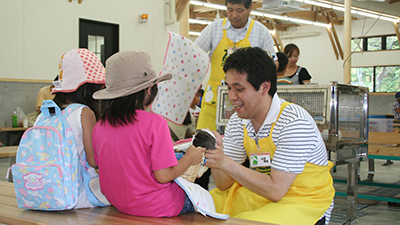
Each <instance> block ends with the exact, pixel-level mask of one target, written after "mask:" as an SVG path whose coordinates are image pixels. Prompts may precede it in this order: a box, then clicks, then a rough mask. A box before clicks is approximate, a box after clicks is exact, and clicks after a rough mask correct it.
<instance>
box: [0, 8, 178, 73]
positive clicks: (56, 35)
mask: <svg viewBox="0 0 400 225" xmlns="http://www.w3.org/2000/svg"><path fill="white" fill-rule="evenodd" d="M164 11H165V10H164V1H163V0H146V1H143V0H112V1H110V0H83V1H82V4H78V2H77V0H72V2H71V3H69V2H68V1H67V0H35V1H32V0H13V1H6V0H1V1H0V21H1V23H0V30H1V33H2V34H1V35H0V43H1V46H2V47H1V50H0V78H14V79H40V80H42V79H43V80H53V79H54V75H55V74H57V73H58V63H59V60H60V58H61V55H62V54H64V53H65V52H67V51H69V50H71V49H73V48H78V47H79V42H78V40H79V18H83V19H89V20H95V21H99V22H107V23H114V24H119V29H120V51H123V50H129V49H141V50H146V51H148V52H149V53H150V54H151V56H152V62H153V65H154V68H155V69H156V70H158V71H159V70H161V68H162V62H163V59H164V55H165V50H166V46H167V42H168V37H169V36H168V33H167V32H166V31H167V30H169V31H172V32H175V33H179V24H178V23H175V24H173V25H169V26H167V25H165V24H164ZM142 13H147V14H149V20H148V22H147V23H143V24H141V23H139V14H142Z"/></svg>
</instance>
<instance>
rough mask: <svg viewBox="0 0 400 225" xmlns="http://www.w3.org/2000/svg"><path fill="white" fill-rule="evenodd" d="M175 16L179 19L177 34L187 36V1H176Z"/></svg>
mask: <svg viewBox="0 0 400 225" xmlns="http://www.w3.org/2000/svg"><path fill="white" fill-rule="evenodd" d="M176 14H177V15H176V16H177V20H178V21H179V34H180V35H182V36H184V37H186V38H189V1H188V0H179V1H178V2H177V3H176Z"/></svg>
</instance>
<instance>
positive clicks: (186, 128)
mask: <svg viewBox="0 0 400 225" xmlns="http://www.w3.org/2000/svg"><path fill="white" fill-rule="evenodd" d="M202 96H203V92H202V90H201V87H200V89H199V90H198V91H197V93H196V95H195V96H194V98H193V101H192V103H191V104H190V107H189V111H188V112H187V114H186V117H185V120H184V121H183V123H182V124H175V123H173V122H171V121H168V126H169V129H170V131H171V138H172V141H173V142H176V141H179V140H182V139H186V138H191V137H192V136H193V134H194V133H195V132H196V125H197V119H198V118H199V113H200V107H198V106H197V105H198V104H199V103H200V98H201V97H202Z"/></svg>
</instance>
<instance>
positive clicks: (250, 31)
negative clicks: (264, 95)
mask: <svg viewBox="0 0 400 225" xmlns="http://www.w3.org/2000/svg"><path fill="white" fill-rule="evenodd" d="M225 3H226V7H227V16H228V19H226V18H225V19H222V20H218V21H216V22H214V23H212V24H210V25H209V26H207V27H206V28H205V29H204V30H203V31H202V33H201V35H200V36H199V37H198V38H197V39H196V41H195V43H196V44H197V45H198V46H199V47H200V48H201V49H203V50H204V51H205V52H209V53H210V56H211V74H210V78H209V80H208V83H207V85H206V86H205V95H204V97H203V100H202V104H201V111H200V115H199V120H198V123H197V129H202V128H209V129H210V130H216V125H215V122H216V104H217V87H218V86H219V85H221V84H222V85H223V84H224V77H225V73H224V71H223V70H222V67H223V65H224V62H225V60H226V58H227V57H228V56H229V54H231V53H233V52H234V51H235V50H236V49H239V48H243V47H249V46H253V47H260V48H262V49H264V50H267V51H269V52H270V53H271V54H272V56H275V50H274V43H273V40H272V37H271V35H270V33H269V30H268V29H267V28H266V27H265V26H264V25H262V24H261V23H260V22H258V21H254V20H252V19H251V18H249V15H250V12H251V10H252V7H253V4H252V1H251V0H227V1H225Z"/></svg>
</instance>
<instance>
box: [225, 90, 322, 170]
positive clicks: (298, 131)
mask: <svg viewBox="0 0 400 225" xmlns="http://www.w3.org/2000/svg"><path fill="white" fill-rule="evenodd" d="M284 101H285V100H283V99H279V97H278V94H275V95H274V97H273V99H272V103H271V107H270V110H269V112H268V115H267V118H266V119H265V120H264V123H263V125H262V126H261V127H260V130H259V131H258V133H256V132H255V131H254V127H253V125H252V123H251V120H250V119H240V118H239V117H238V116H237V114H236V113H234V114H233V115H232V116H231V118H230V120H229V122H228V125H227V127H226V130H225V137H224V145H223V146H224V152H225V154H226V155H227V156H229V157H230V158H232V159H234V160H235V161H236V162H238V163H243V162H244V160H245V159H246V150H245V149H244V146H243V137H244V136H243V135H244V133H243V126H244V125H245V126H246V129H247V131H248V135H249V137H250V138H252V139H253V140H255V139H256V138H257V139H262V138H266V137H268V136H269V134H270V130H271V126H272V123H273V122H275V121H276V120H277V119H278V115H279V110H280V105H281V103H282V102H284ZM272 141H273V142H274V144H275V146H276V150H275V153H274V157H273V159H272V166H271V167H272V168H273V169H276V170H280V171H286V172H290V173H296V174H300V173H302V172H303V169H304V166H305V164H306V163H307V162H308V163H312V164H315V165H321V166H325V165H328V160H327V152H326V147H325V144H324V141H323V139H322V137H321V134H320V132H319V130H318V127H317V125H316V124H315V121H314V119H313V118H312V117H311V115H310V114H309V113H308V112H307V111H306V110H305V109H303V108H302V107H301V106H299V105H296V104H290V105H288V106H286V108H285V109H284V110H283V112H282V114H281V116H280V117H279V119H278V121H276V124H275V127H274V130H273V132H272Z"/></svg>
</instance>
